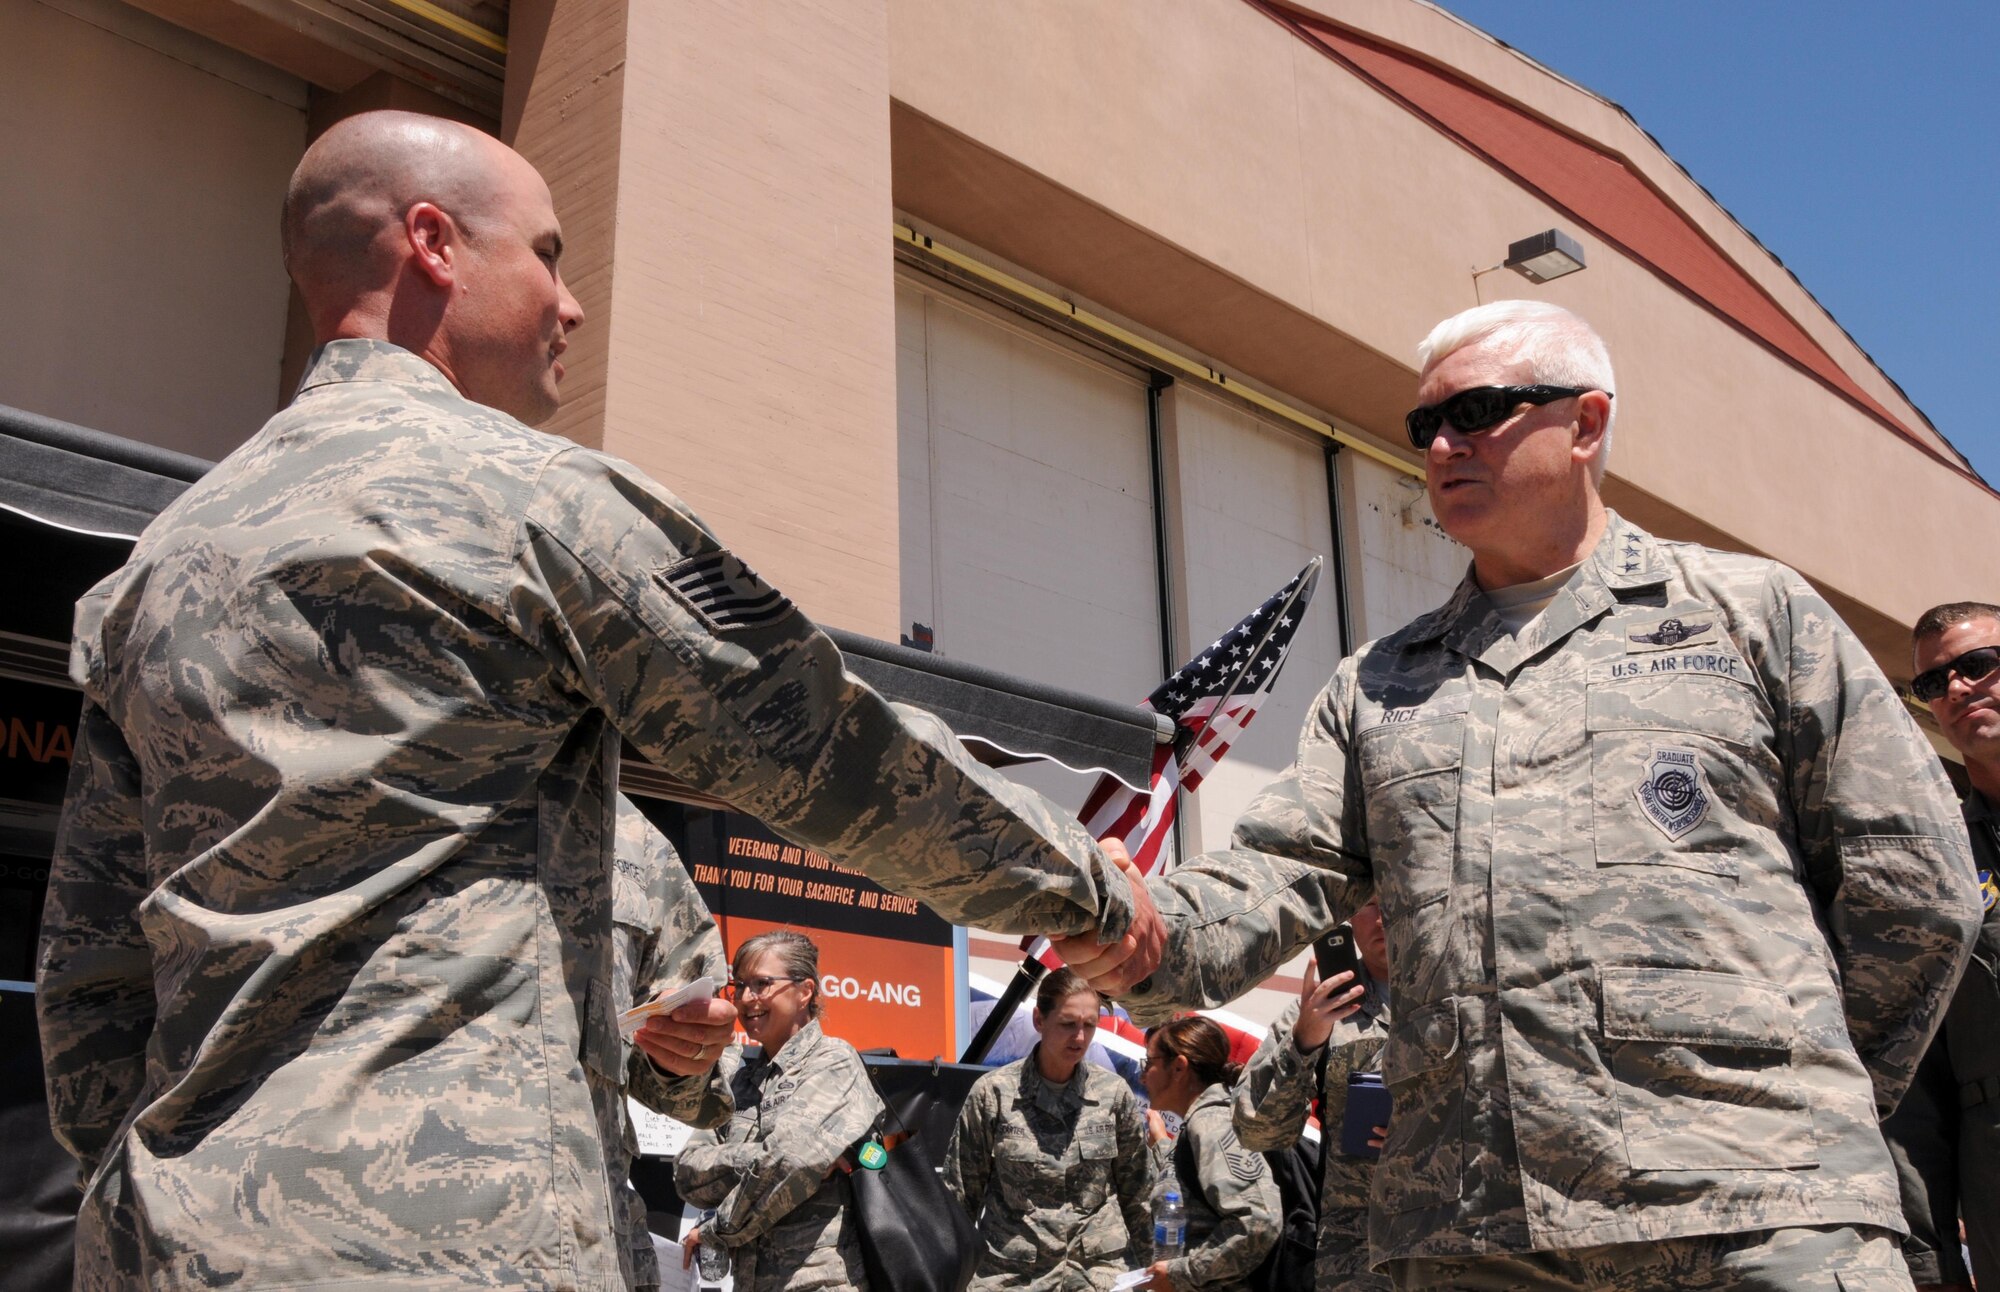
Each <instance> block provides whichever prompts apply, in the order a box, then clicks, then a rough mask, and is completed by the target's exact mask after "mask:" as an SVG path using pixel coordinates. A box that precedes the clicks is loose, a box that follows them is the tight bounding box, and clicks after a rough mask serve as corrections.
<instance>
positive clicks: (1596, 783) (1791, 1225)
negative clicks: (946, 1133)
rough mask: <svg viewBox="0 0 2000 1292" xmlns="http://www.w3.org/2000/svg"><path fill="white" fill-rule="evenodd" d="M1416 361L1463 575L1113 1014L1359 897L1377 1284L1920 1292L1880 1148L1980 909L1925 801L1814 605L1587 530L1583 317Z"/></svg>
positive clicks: (1433, 462) (1437, 336) (1793, 589)
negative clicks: (1367, 927)
mask: <svg viewBox="0 0 2000 1292" xmlns="http://www.w3.org/2000/svg"><path fill="white" fill-rule="evenodd" d="M1418 359H1419V368H1420V376H1419V379H1418V392H1417V396H1418V403H1419V407H1418V408H1417V409H1416V410H1415V411H1413V412H1412V413H1411V414H1410V415H1409V418H1408V429H1409V433H1410V438H1411V441H1412V443H1413V444H1414V446H1415V447H1416V448H1417V449H1418V450H1419V451H1420V452H1421V453H1422V454H1423V455H1424V467H1425V472H1426V478H1427V483H1428V486H1429V495H1430V502H1431V506H1432V509H1433V511H1434V512H1435V514H1436V516H1437V519H1438V522H1439V523H1440V524H1441V525H1442V526H1443V528H1444V530H1445V532H1446V533H1448V534H1449V535H1451V536H1452V537H1453V538H1454V539H1456V540H1458V541H1459V542H1461V543H1463V544H1464V545H1465V546H1466V547H1468V548H1469V549H1471V553H1472V565H1471V569H1470V570H1469V571H1468V572H1467V574H1466V577H1465V579H1464V580H1463V581H1462V582H1461V583H1460V585H1459V587H1458V589H1457V591H1456V592H1455V593H1454V594H1453V595H1452V597H1451V599H1450V600H1449V601H1447V602H1446V603H1445V604H1444V605H1443V606H1442V607H1440V608H1439V609H1437V610H1434V611H1432V612H1430V613H1429V614H1425V615H1422V616H1420V617H1419V618H1417V619H1416V620H1415V621H1413V622H1412V623H1410V624H1409V625H1407V626H1406V627H1404V628H1402V629H1400V630H1398V631H1396V632H1394V633H1391V634H1390V635H1388V636H1387V637H1384V638H1381V639H1380V640H1378V641H1375V642H1372V643H1370V644H1369V645H1367V646H1364V647H1363V648H1362V649H1361V650H1360V651H1358V652H1356V653H1355V654H1354V655H1353V656H1351V657H1349V658H1348V659H1347V660H1345V661H1343V662H1342V663H1341V665H1340V667H1339V669H1338V671H1336V673H1335V674H1334V678H1333V681H1332V682H1331V684H1330V685H1329V686H1328V687H1327V689H1326V691H1325V692H1324V693H1323V695H1322V696H1321V698H1320V701H1319V704H1318V706H1317V708H1316V710H1315V712H1314V713H1313V714H1312V716H1311V717H1310V718H1309V719H1308V720H1307V723H1306V727H1305V731H1304V734H1303V736H1302V738H1301V742H1300V748H1299V755H1298V761H1297V762H1296V763H1295V764H1294V765H1293V767H1292V768H1291V769H1290V770H1289V771H1287V772H1286V773H1285V774H1284V775H1283V776H1281V777H1280V778H1279V779H1278V780H1277V781H1276V782H1275V783H1274V784H1273V785H1272V786H1271V787H1270V788H1268V789H1267V790H1266V791H1265V792H1264V793H1263V795H1262V796H1261V797H1259V798H1258V799H1257V800H1256V801H1255V802H1254V803H1253V804H1252V805H1251V808H1250V810H1249V812H1248V813H1247V814H1246V815H1245V816H1244V818H1243V819H1242V820H1241V821H1240V822H1238V824H1237V827H1236V831H1235V834H1234V837H1233V839H1232V846H1231V847H1230V848H1229V849H1228V850H1227V851H1224V852H1220V853H1215V854H1211V855H1209V856H1206V857H1201V858H1197V859H1195V860H1194V861H1192V862H1190V863H1187V864H1186V865H1184V866H1182V867H1179V868H1177V869H1175V870H1174V871H1172V872H1170V873H1169V874H1167V875H1166V876H1164V877H1162V878H1158V879H1155V880H1152V881H1151V887H1152V890H1153V894H1154V898H1155V901H1156V902H1157V904H1158V906H1159V909H1160V912H1161V914H1162V916H1163V917H1164V918H1165V919H1166V921H1167V925H1168V931H1169V936H1168V942H1167V951H1166V954H1165V957H1164V958H1163V960H1162V961H1161V964H1160V966H1159V969H1158V970H1157V972H1156V973H1155V974H1154V975H1153V976H1152V977H1151V978H1150V979H1148V980H1146V981H1144V982H1141V983H1140V984H1139V985H1138V989H1137V990H1136V991H1134V992H1132V993H1131V995H1130V999H1131V1002H1132V1012H1133V1014H1134V1016H1135V1017H1137V1018H1141V1019H1144V1020H1150V1019H1151V1018H1155V1017H1158V1016H1160V1015H1161V1014H1162V1013H1164V1012H1165V1007H1166V1005H1167V1003H1168V1002H1195V1003H1201V1004H1207V1005H1215V1004H1220V1003H1221V1002H1223V1001H1225V1000H1228V999H1230V998H1231V997H1234V996H1236V995H1239V994H1241V993H1242V992H1243V991H1244V990H1246V989H1247V988H1248V987H1249V986H1250V985H1252V984H1254V983H1256V982H1258V981H1259V980H1261V979H1262V978H1264V977H1265V976H1267V975H1268V974H1269V973H1271V971H1272V970H1274V969H1275V968H1276V967H1277V966H1279V965H1281V964H1283V963H1284V962H1285V961H1287V960H1289V959H1290V958H1291V957H1292V956H1293V955H1294V954H1296V953H1297V952H1298V951H1300V950H1301V949H1303V948H1304V947H1305V946H1306V944H1307V943H1309V942H1310V941H1311V940H1312V939H1313V938H1314V937H1316V936H1318V935H1319V934H1320V933H1322V932H1323V931H1324V930H1326V929H1327V928H1329V927H1331V926H1332V925H1334V924H1337V923H1338V922H1339V921H1341V920H1342V919H1345V918H1346V917H1347V916H1348V915H1349V914H1350V913H1351V912H1353V911H1354V910H1355V909H1356V908H1357V907H1359V906H1360V905H1362V904H1363V903H1365V902H1366V901H1368V899H1369V897H1370V896H1371V895H1373V896H1377V897H1379V898H1380V900H1381V904H1382V914H1383V917H1384V923H1385V926H1386V928H1387V930H1388V935H1389V965H1390V983H1389V996H1390V1004H1391V1012H1392V1014H1393V1017H1394V1022H1393V1024H1392V1025H1391V1028H1390V1035H1389V1038H1388V1041H1387V1043H1386V1046H1385V1049H1384V1053H1383V1072H1384V1075H1385V1077H1386V1079H1387V1082H1388V1085H1389V1087H1390V1091H1391V1093H1392V1095H1393V1097H1394V1101H1395V1112H1394V1116H1393V1118H1392V1120H1391V1122H1390V1126H1389V1136H1388V1141H1387V1146H1386V1148H1385V1150H1384V1152H1383V1155H1382V1159H1381V1162H1380V1164H1379V1166H1378V1167H1377V1168H1376V1173H1375V1181H1374V1185H1375V1187H1374V1195H1373V1207H1372V1214H1371V1224H1370V1229H1371V1232H1370V1238H1371V1247H1372V1252H1373V1257H1374V1260H1375V1262H1376V1264H1377V1266H1378V1268H1380V1267H1383V1266H1386V1267H1387V1269H1388V1272H1389V1273H1390V1274H1391V1276H1392V1277H1393V1279H1394V1280H1395V1283H1396V1286H1397V1287H1398V1288H1430V1287H1452V1288H1479V1289H1516V1288H1554V1289H1583V1288H1593V1289H1611V1290H1624V1292H1630V1290H1632V1289H1641V1288H1646V1289H1651V1288H1669V1287H1671V1288H1682V1287H1700V1288H1719V1287H1729V1288H1735V1289H1743V1290H1746V1292H1748V1290H1751V1289H1765V1290H1769V1292H1776V1290H1778V1289H1783V1290H1784V1292H1809V1290H1810V1292H1839V1290H1840V1289H1845V1290H1846V1292H1855V1289H1858V1288H1867V1289H1871V1290H1873V1289H1884V1288H1908V1287H1910V1282H1909V1273H1908V1271H1907V1269H1906V1268H1904V1266H1903V1261H1902V1257H1901V1254H1900V1251H1899V1249H1898V1247H1897V1245H1896V1242H1895V1239H1894V1235H1895V1234H1897V1233H1900V1232H1901V1231H1902V1229H1903V1221H1902V1213H1901V1207H1900V1199H1899V1194H1898V1189H1897V1182H1896V1175H1895V1172H1894V1170H1893V1168H1892V1166H1891V1163H1890V1157H1889V1151H1888V1149H1887V1147H1886V1146H1885V1145H1884V1143H1883V1139H1882V1133H1881V1130H1880V1127H1879V1122H1878V1119H1879V1117H1880V1115H1881V1114H1882V1113H1885V1112H1887V1111H1888V1110H1889V1109H1891V1108H1893V1107H1894V1106H1895V1105H1896V1101H1897V1100H1898V1099H1899V1098H1900V1097H1901V1095H1902V1093H1903V1089H1904V1087H1905V1085H1906V1084H1907V1083H1908V1082H1909V1080H1910V1075H1911V1073H1912V1071H1913V1070H1914V1069H1915V1068H1916V1066H1917V1063H1918V1060H1919V1059H1920V1058H1921V1057H1922V1055H1923V1053H1924V1049H1925V1046H1926V1045H1927V1044H1928V1042H1929V1039H1930V1035H1931V1033H1932V1032H1933V1031H1934V1030H1935V1028H1936V1026H1937V1020H1938V1019H1939V1018H1940V1017H1941V1015H1942V1013H1943V1010H1944V1007H1945V1004H1946V1002H1947V1000H1948V999H1949V996H1950V993H1951V990H1952V987H1953V985H1954V984H1955V982H1956V981H1957V978H1958V974H1959V972H1960V970H1961V968H1962V966H1963V964H1964V963H1965V955H1966V952H1967V943H1968V941H1969V939H1970V938H1971V936H1972V934H1973V931H1974V929H1975V928H1976V926H1977V923H1978V914H1979V908H1978V904H1977V900H1976V896H1975V892H1974V884H1973V874H1972V867H1971V864H1970V861H1969V859H1968V855H1967V845H1966V836H1965V830H1964V825H1963V823H1962V821H1961V820H1960V819H1959V815H1958V812H1957V810H1956V805H1955V804H1954V803H1953V801H1952V797H1951V793H1950V786H1949V784H1948V782H1947V781H1946V780H1945V777H1944V775H1943V772H1942V769H1941V768H1939V766H1938V764H1937V760H1936V758H1935V757H1934V756H1933V755H1932V753H1931V751H1930V748H1929V746H1928V745H1927V744H1926V743H1925V741H1924V738H1923V736H1922V735H1921V734H1920V733H1919V732H1918V730H1917V728H1916V725H1915V723H1914V722H1913V721H1912V720H1911V717H1910V715H1909V714H1908V713H1907V712H1906V711H1905V709H1904V706H1903V703H1902V701H1901V699H1900V698H1899V697H1898V696H1897V694H1896V692H1895V690H1894V689H1893V688H1892V687H1891V685H1890V684H1889V682H1888V681H1887V680H1886V679H1885V678H1884V677H1883V675H1882V673H1881V671H1880V670H1879V669H1878V668H1877V667H1876V665H1875V662H1874V661H1873V660H1872V659H1871V658H1870V657H1869V655H1868V653H1867V651H1866V650H1865V649H1864V648H1863V647H1862V646H1861V644H1860V643H1859V642H1858V641H1857V640H1856V639H1855V637H1854V636H1853V634H1852V633H1850V632H1849V631H1848V630H1847V628H1846V627H1845V626H1844V625H1842V623H1841V622H1840V620H1839V618H1838V617H1837V616H1836V615H1835V614H1834V612H1833V611H1832V610H1831V609H1830V608H1829V607H1828V605H1827V603H1826V602H1825V601H1824V600H1823V599H1822V598H1821V597H1820V595H1819V594H1818V593H1816V592H1815V591H1814V590H1813V589H1812V588H1811V587H1810V586H1808V585H1807V583H1806V582H1805V581H1804V580H1803V579H1802V578H1800V577H1799V576H1798V575H1797V574H1795V573H1793V572H1792V571H1791V570H1788V569H1786V568H1784V567H1783V566H1780V565H1778V564H1776V563H1774V562H1771V561H1767V560H1760V559H1756V558H1752V557H1747V556H1739V555H1735V554H1731V553H1727V552H1719V551H1714V550H1711V549H1708V548H1705V547H1700V546H1697V545H1694V544H1691V543H1677V542H1668V541H1666V540H1663V539H1659V538H1655V537H1654V536H1652V535H1651V534H1648V533H1646V532H1645V531H1644V530H1642V529H1640V528H1639V527H1638V526H1637V525H1634V524H1633V523H1631V522H1630V521H1628V520H1626V519H1624V518H1623V517H1621V516H1619V515H1617V514H1616V513H1615V512H1612V511H1610V510H1608V509H1607V508H1606V507H1605V505H1604V502H1603V500H1602V498H1601V496H1600V487H1601V483H1602V481H1603V478H1604V468H1605V462H1606V454H1607V451H1608V449H1609V446H1610V440H1611V429H1612V407H1613V401H1612V385H1613V375H1612V370H1611V361H1610V357H1609V355H1608V353H1607V352H1606V349H1605V346H1604V343H1603V341H1602V340H1600V339H1599V338H1598V336H1597V335H1596V333H1595V332H1593V331H1592V330H1591V329H1590V327H1589V325H1588V324H1586V323H1585V322H1584V321H1583V320H1582V319H1580V318H1578V317H1577V316H1576V315H1574V314H1572V313H1570V312H1568V311H1566V310H1563V309H1559V308H1557V307H1555V306H1552V305H1547V304H1542V303H1537V302H1530V301H1512V302H1501V303H1497V304H1493V305H1487V306H1483V307H1480V308H1478V309H1474V310H1470V311H1467V312H1466V313H1464V314H1461V315H1458V316H1457V317H1455V318H1452V319H1449V320H1447V321H1445V322H1444V323H1442V324H1440V325H1439V326H1438V327H1437V328H1436V329H1434V330H1433V331H1432V333H1431V335H1430V336H1429V337H1428V338H1427V339H1426V340H1425V341H1424V343H1423V344H1422V345H1421V346H1420V347H1419V349H1418ZM1628 411H1629V410H1628ZM1642 415H1643V416H1644V417H1645V418H1646V420H1647V421H1648V422H1650V423H1653V424H1655V425H1658V426H1659V428H1660V429H1659V431H1658V432H1657V433H1662V434H1664V433H1670V432H1669V431H1668V429H1667V427H1666V426H1665V425H1663V424H1662V423H1664V422H1665V421H1666V419H1667V417H1668V416H1669V415H1670V414H1668V413H1666V412H1664V411H1663V410H1655V409H1647V410H1645V412H1644V414H1642ZM1647 429H1648V430H1649V431H1650V430H1652V427H1651V426H1649V427H1648V428H1647ZM1065 955H1066V956H1068V957H1069V959H1070V963H1071V965H1072V966H1074V967H1076V968H1078V969H1079V971H1081V972H1083V973H1085V974H1086V975H1088V976H1091V977H1092V978H1093V979H1094V980H1096V981H1098V982H1100V984H1103V985H1109V986H1111V987H1112V988H1113V989H1114V990H1121V989H1123V988H1125V987H1126V986H1128V985H1129V983H1128V982H1123V981H1120V979H1121V978H1130V977H1133V976H1136V975H1133V974H1132V972H1131V971H1130V970H1129V969H1127V970H1116V969H1114V970H1110V971H1108V972H1106V973H1103V974H1099V973H1098V972H1097V971H1096V968H1095V966H1093V965H1091V964H1090V963H1089V960H1088V956H1089V953H1088V949H1087V948H1085V949H1080V951H1079V953H1078V954H1077V955H1070V953H1068V952H1065Z"/></svg>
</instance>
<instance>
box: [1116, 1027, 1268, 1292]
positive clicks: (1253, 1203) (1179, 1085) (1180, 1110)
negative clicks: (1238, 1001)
mask: <svg viewBox="0 0 2000 1292" xmlns="http://www.w3.org/2000/svg"><path fill="white" fill-rule="evenodd" d="M1242 1072H1243V1065H1241V1064H1239V1063H1231V1062H1230V1061H1229V1038H1228V1037H1227V1036H1225V1035H1224V1034H1223V1031H1222V1029H1221V1028H1219V1027H1217V1026H1216V1025H1215V1024H1214V1023H1212V1022H1210V1021H1209V1020H1207V1019H1205V1018H1203V1017H1201V1016H1200V1015H1198V1014H1190V1015H1189V1016H1187V1017H1186V1018H1177V1019H1175V1020H1174V1021H1173V1022H1171V1023H1162V1024H1160V1025H1159V1026H1158V1027H1155V1028H1152V1029H1150V1030H1148V1031H1147V1033H1146V1070H1145V1072H1144V1073H1143V1074H1142V1079H1143V1080H1144V1081H1145V1083H1146V1098H1147V1099H1148V1100H1150V1101H1151V1102H1152V1105H1153V1109H1154V1112H1155V1113H1163V1112H1165V1113H1173V1114H1174V1115H1176V1116H1178V1117H1179V1118H1180V1119H1181V1133H1180V1134H1179V1135H1178V1136H1172V1137H1169V1136H1168V1135H1167V1133H1166V1126H1165V1124H1164V1123H1162V1122H1159V1121H1158V1120H1157V1119H1156V1118H1155V1117H1151V1116H1149V1117H1148V1118H1147V1124H1148V1128H1149V1129H1148V1137H1149V1138H1150V1139H1151V1140H1152V1141H1153V1153H1154V1161H1155V1164H1156V1165H1157V1166H1158V1167H1159V1169H1160V1172H1161V1174H1162V1175H1173V1176H1177V1177H1178V1178H1179V1181H1180V1188H1181V1204H1182V1205H1183V1206H1184V1207H1186V1208H1187V1250H1186V1251H1185V1252H1184V1253H1183V1254H1182V1255H1180V1256H1177V1257H1175V1258H1173V1259H1172V1260H1164V1261H1154V1262H1153V1263H1152V1264H1151V1266H1150V1267H1149V1268H1148V1273H1150V1274H1151V1275H1152V1280H1151V1281H1150V1282H1148V1283H1146V1284H1144V1285H1142V1286H1144V1287H1146V1288H1148V1289H1149V1290H1150V1292H1189V1290H1190V1289H1196V1288H1199V1289H1201V1292H1249V1288H1250V1283H1249V1277H1250V1275H1251V1274H1252V1273H1254V1272H1255V1271H1256V1269H1257V1267H1258V1266H1259V1265H1262V1264H1263V1263H1264V1258H1265V1257H1266V1256H1268V1255H1270V1252H1271V1249H1272V1248H1273V1247H1275V1246H1276V1245H1277V1242H1278V1225H1279V1207H1280V1202H1279V1198H1278V1186H1277V1183H1276V1182H1275V1181H1273V1180H1272V1179H1271V1168H1270V1166H1269V1165H1268V1164H1267V1163H1266V1162H1265V1161H1264V1155H1263V1154H1262V1153H1253V1152H1251V1151H1250V1150H1249V1149H1247V1148H1244V1147H1243V1145H1242V1144H1240V1143H1239V1142H1237V1139H1236V1127H1235V1096H1234V1095H1233V1094H1232V1093H1231V1091H1232V1089H1233V1088H1234V1087H1235V1085H1236V1079H1237V1077H1239V1076H1241V1075H1242Z"/></svg>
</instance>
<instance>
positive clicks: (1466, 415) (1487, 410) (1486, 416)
mask: <svg viewBox="0 0 2000 1292" xmlns="http://www.w3.org/2000/svg"><path fill="white" fill-rule="evenodd" d="M1590 390H1591V388H1590V387H1589V386H1473V387H1472V388H1470V389H1469V390H1461V391H1459V392H1458V393H1457V394H1456V395H1452V396H1450V397H1448V398H1445V399H1440V400H1439V401H1438V402H1437V403H1435V404H1425V405H1424V406H1423V407H1422V408H1413V409H1411V410H1410V411H1409V413H1408V414H1407V415H1405V416H1404V418H1403V426H1404V428H1405V429H1407V430H1408V431H1409V433H1410V443H1412V444H1414V445H1416V446H1417V451H1418V452H1419V453H1421V452H1424V451H1425V450H1427V449H1429V448H1430V446H1431V441H1432V440H1434V439H1436V438H1437V437H1438V431H1439V430H1440V429H1442V427H1443V426H1444V424H1445V423H1446V422H1449V423H1451V425H1452V429H1454V430H1456V431H1458V432H1459V433H1460V434H1461V435H1477V434H1479V433H1480V432H1481V431H1490V430H1492V429H1493V428H1494V427H1496V426H1498V425H1499V424H1500V423H1502V422H1504V421H1506V420H1507V419H1508V418H1510V417H1512V416H1513V415H1514V410H1515V409H1517V408H1519V407H1520V406H1521V405H1523V404H1533V405H1535V406H1536V407H1537V408H1539V407H1541V406H1542V405H1543V404H1553V403H1555V402H1556V401H1557V400H1558V399H1568V398H1569V397H1570V396H1571V395H1587V394H1589V393H1590ZM1604 397H1605V398H1606V399H1609V398H1611V392H1610V391H1608V390H1607V391H1605V392H1604Z"/></svg>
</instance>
